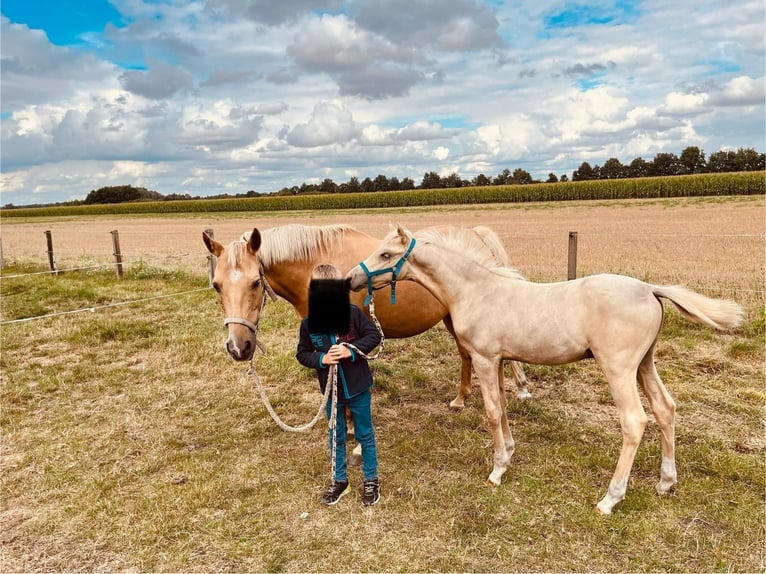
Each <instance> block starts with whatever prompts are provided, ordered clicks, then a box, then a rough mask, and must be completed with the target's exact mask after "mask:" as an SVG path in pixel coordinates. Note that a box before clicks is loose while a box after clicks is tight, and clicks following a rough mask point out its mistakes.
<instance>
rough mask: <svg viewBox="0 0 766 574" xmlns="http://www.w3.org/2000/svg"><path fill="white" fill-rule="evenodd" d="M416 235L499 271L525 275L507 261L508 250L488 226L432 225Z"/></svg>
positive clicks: (504, 273)
mask: <svg viewBox="0 0 766 574" xmlns="http://www.w3.org/2000/svg"><path fill="white" fill-rule="evenodd" d="M414 236H415V238H416V239H418V240H423V241H428V242H431V243H436V244H438V245H440V246H442V247H444V248H446V249H449V250H452V251H456V252H458V253H461V254H463V255H465V256H466V257H470V258H471V259H473V260H474V261H476V262H477V263H479V264H481V265H483V266H484V267H487V268H488V269H490V270H491V271H492V272H494V273H497V274H498V275H503V276H505V277H510V278H512V279H524V277H523V276H522V275H521V273H519V271H518V270H516V269H514V268H513V267H510V266H509V265H508V254H507V253H506V251H505V248H504V247H503V244H502V242H501V241H500V238H499V237H498V236H497V234H496V233H495V232H494V231H492V230H491V229H490V228H489V227H485V226H482V225H480V226H477V227H472V228H466V227H452V226H444V227H429V228H427V229H423V230H420V231H417V232H415V234H414Z"/></svg>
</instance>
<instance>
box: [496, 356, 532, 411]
mask: <svg viewBox="0 0 766 574" xmlns="http://www.w3.org/2000/svg"><path fill="white" fill-rule="evenodd" d="M511 369H513V378H514V379H516V398H517V399H519V400H522V401H523V400H524V399H531V398H532V393H530V392H529V383H528V382H527V376H526V375H525V374H524V367H522V366H521V363H519V362H518V361H511ZM501 380H502V377H501Z"/></svg>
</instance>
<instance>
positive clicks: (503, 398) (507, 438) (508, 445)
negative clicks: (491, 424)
mask: <svg viewBox="0 0 766 574" xmlns="http://www.w3.org/2000/svg"><path fill="white" fill-rule="evenodd" d="M503 374H504V373H503V361H500V362H499V363H498V365H497V384H498V386H499V389H498V391H499V393H500V405H501V407H502V409H503V416H502V419H501V421H500V428H501V429H502V430H503V444H504V445H505V451H506V452H507V453H508V458H511V456H513V451H514V450H515V449H516V445H515V443H514V442H513V437H512V436H511V425H510V424H509V423H508V396H507V395H506V392H505V380H504V377H503Z"/></svg>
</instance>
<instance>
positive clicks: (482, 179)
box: [471, 173, 492, 187]
mask: <svg viewBox="0 0 766 574" xmlns="http://www.w3.org/2000/svg"><path fill="white" fill-rule="evenodd" d="M471 185H476V186H481V187H484V186H486V185H492V180H491V179H489V178H488V177H487V176H486V175H484V174H483V173H480V174H479V175H477V176H476V177H474V178H473V181H472V182H471Z"/></svg>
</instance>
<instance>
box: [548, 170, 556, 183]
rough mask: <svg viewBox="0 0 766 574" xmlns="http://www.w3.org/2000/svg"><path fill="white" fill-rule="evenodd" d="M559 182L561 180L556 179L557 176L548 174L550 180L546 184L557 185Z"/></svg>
mask: <svg viewBox="0 0 766 574" xmlns="http://www.w3.org/2000/svg"><path fill="white" fill-rule="evenodd" d="M558 180H559V178H558V177H556V174H555V173H553V172H551V173H549V174H548V179H546V180H545V183H556V182H558Z"/></svg>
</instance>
